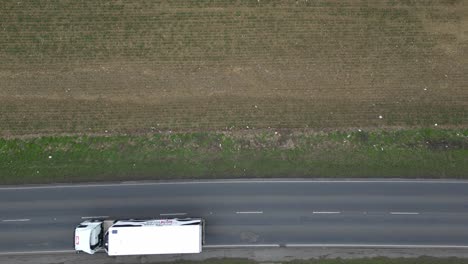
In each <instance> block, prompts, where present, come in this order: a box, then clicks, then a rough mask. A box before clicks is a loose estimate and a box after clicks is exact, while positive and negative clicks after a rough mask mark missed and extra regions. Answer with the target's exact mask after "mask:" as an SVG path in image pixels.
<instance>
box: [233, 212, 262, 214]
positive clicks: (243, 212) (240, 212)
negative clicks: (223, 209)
mask: <svg viewBox="0 0 468 264" xmlns="http://www.w3.org/2000/svg"><path fill="white" fill-rule="evenodd" d="M236 214H263V211H250V212H249V211H247V212H236Z"/></svg>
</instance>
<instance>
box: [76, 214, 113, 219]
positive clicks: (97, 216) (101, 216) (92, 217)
mask: <svg viewBox="0 0 468 264" xmlns="http://www.w3.org/2000/svg"><path fill="white" fill-rule="evenodd" d="M95 218H109V216H107V215H96V216H82V217H81V219H95Z"/></svg>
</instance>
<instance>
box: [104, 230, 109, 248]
mask: <svg viewBox="0 0 468 264" xmlns="http://www.w3.org/2000/svg"><path fill="white" fill-rule="evenodd" d="M104 249H105V250H106V252H107V251H108V250H109V232H106V234H105V235H104Z"/></svg>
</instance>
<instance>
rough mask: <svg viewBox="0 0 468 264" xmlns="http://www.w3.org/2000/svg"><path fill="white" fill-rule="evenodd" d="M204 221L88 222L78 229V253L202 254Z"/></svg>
mask: <svg viewBox="0 0 468 264" xmlns="http://www.w3.org/2000/svg"><path fill="white" fill-rule="evenodd" d="M203 244H204V220H203V219H200V218H185V219H177V218H173V219H150V220H133V219H130V220H102V219H93V220H87V221H84V222H82V223H81V224H79V225H78V226H77V227H76V228H75V250H76V252H86V253H88V254H94V253H96V252H98V251H102V250H103V249H104V251H105V252H107V254H108V255H109V256H127V255H152V254H185V253H200V252H201V251H202V245H203Z"/></svg>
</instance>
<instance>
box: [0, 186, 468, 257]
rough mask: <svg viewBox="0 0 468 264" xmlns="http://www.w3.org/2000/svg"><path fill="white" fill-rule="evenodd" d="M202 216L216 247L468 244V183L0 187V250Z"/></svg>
mask: <svg viewBox="0 0 468 264" xmlns="http://www.w3.org/2000/svg"><path fill="white" fill-rule="evenodd" d="M92 217H109V218H154V217H179V218H181V217H182V218H183V217H203V218H205V219H206V223H207V224H206V244H207V246H208V247H217V246H244V245H256V246H267V245H268V246H280V245H282V246H283V245H286V246H301V245H308V246H326V245H335V246H358V245H366V246H402V247H404V246H406V247H467V248H468V182H463V181H452V182H443V181H364V180H363V181H279V180H278V181H219V182H181V183H135V184H97V185H65V186H37V187H4V188H0V236H1V237H2V239H1V240H0V252H3V253H5V252H29V251H55V250H71V249H72V247H73V244H72V243H73V230H74V227H75V226H76V225H77V224H78V223H79V222H81V221H82V220H83V219H86V218H92Z"/></svg>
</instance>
